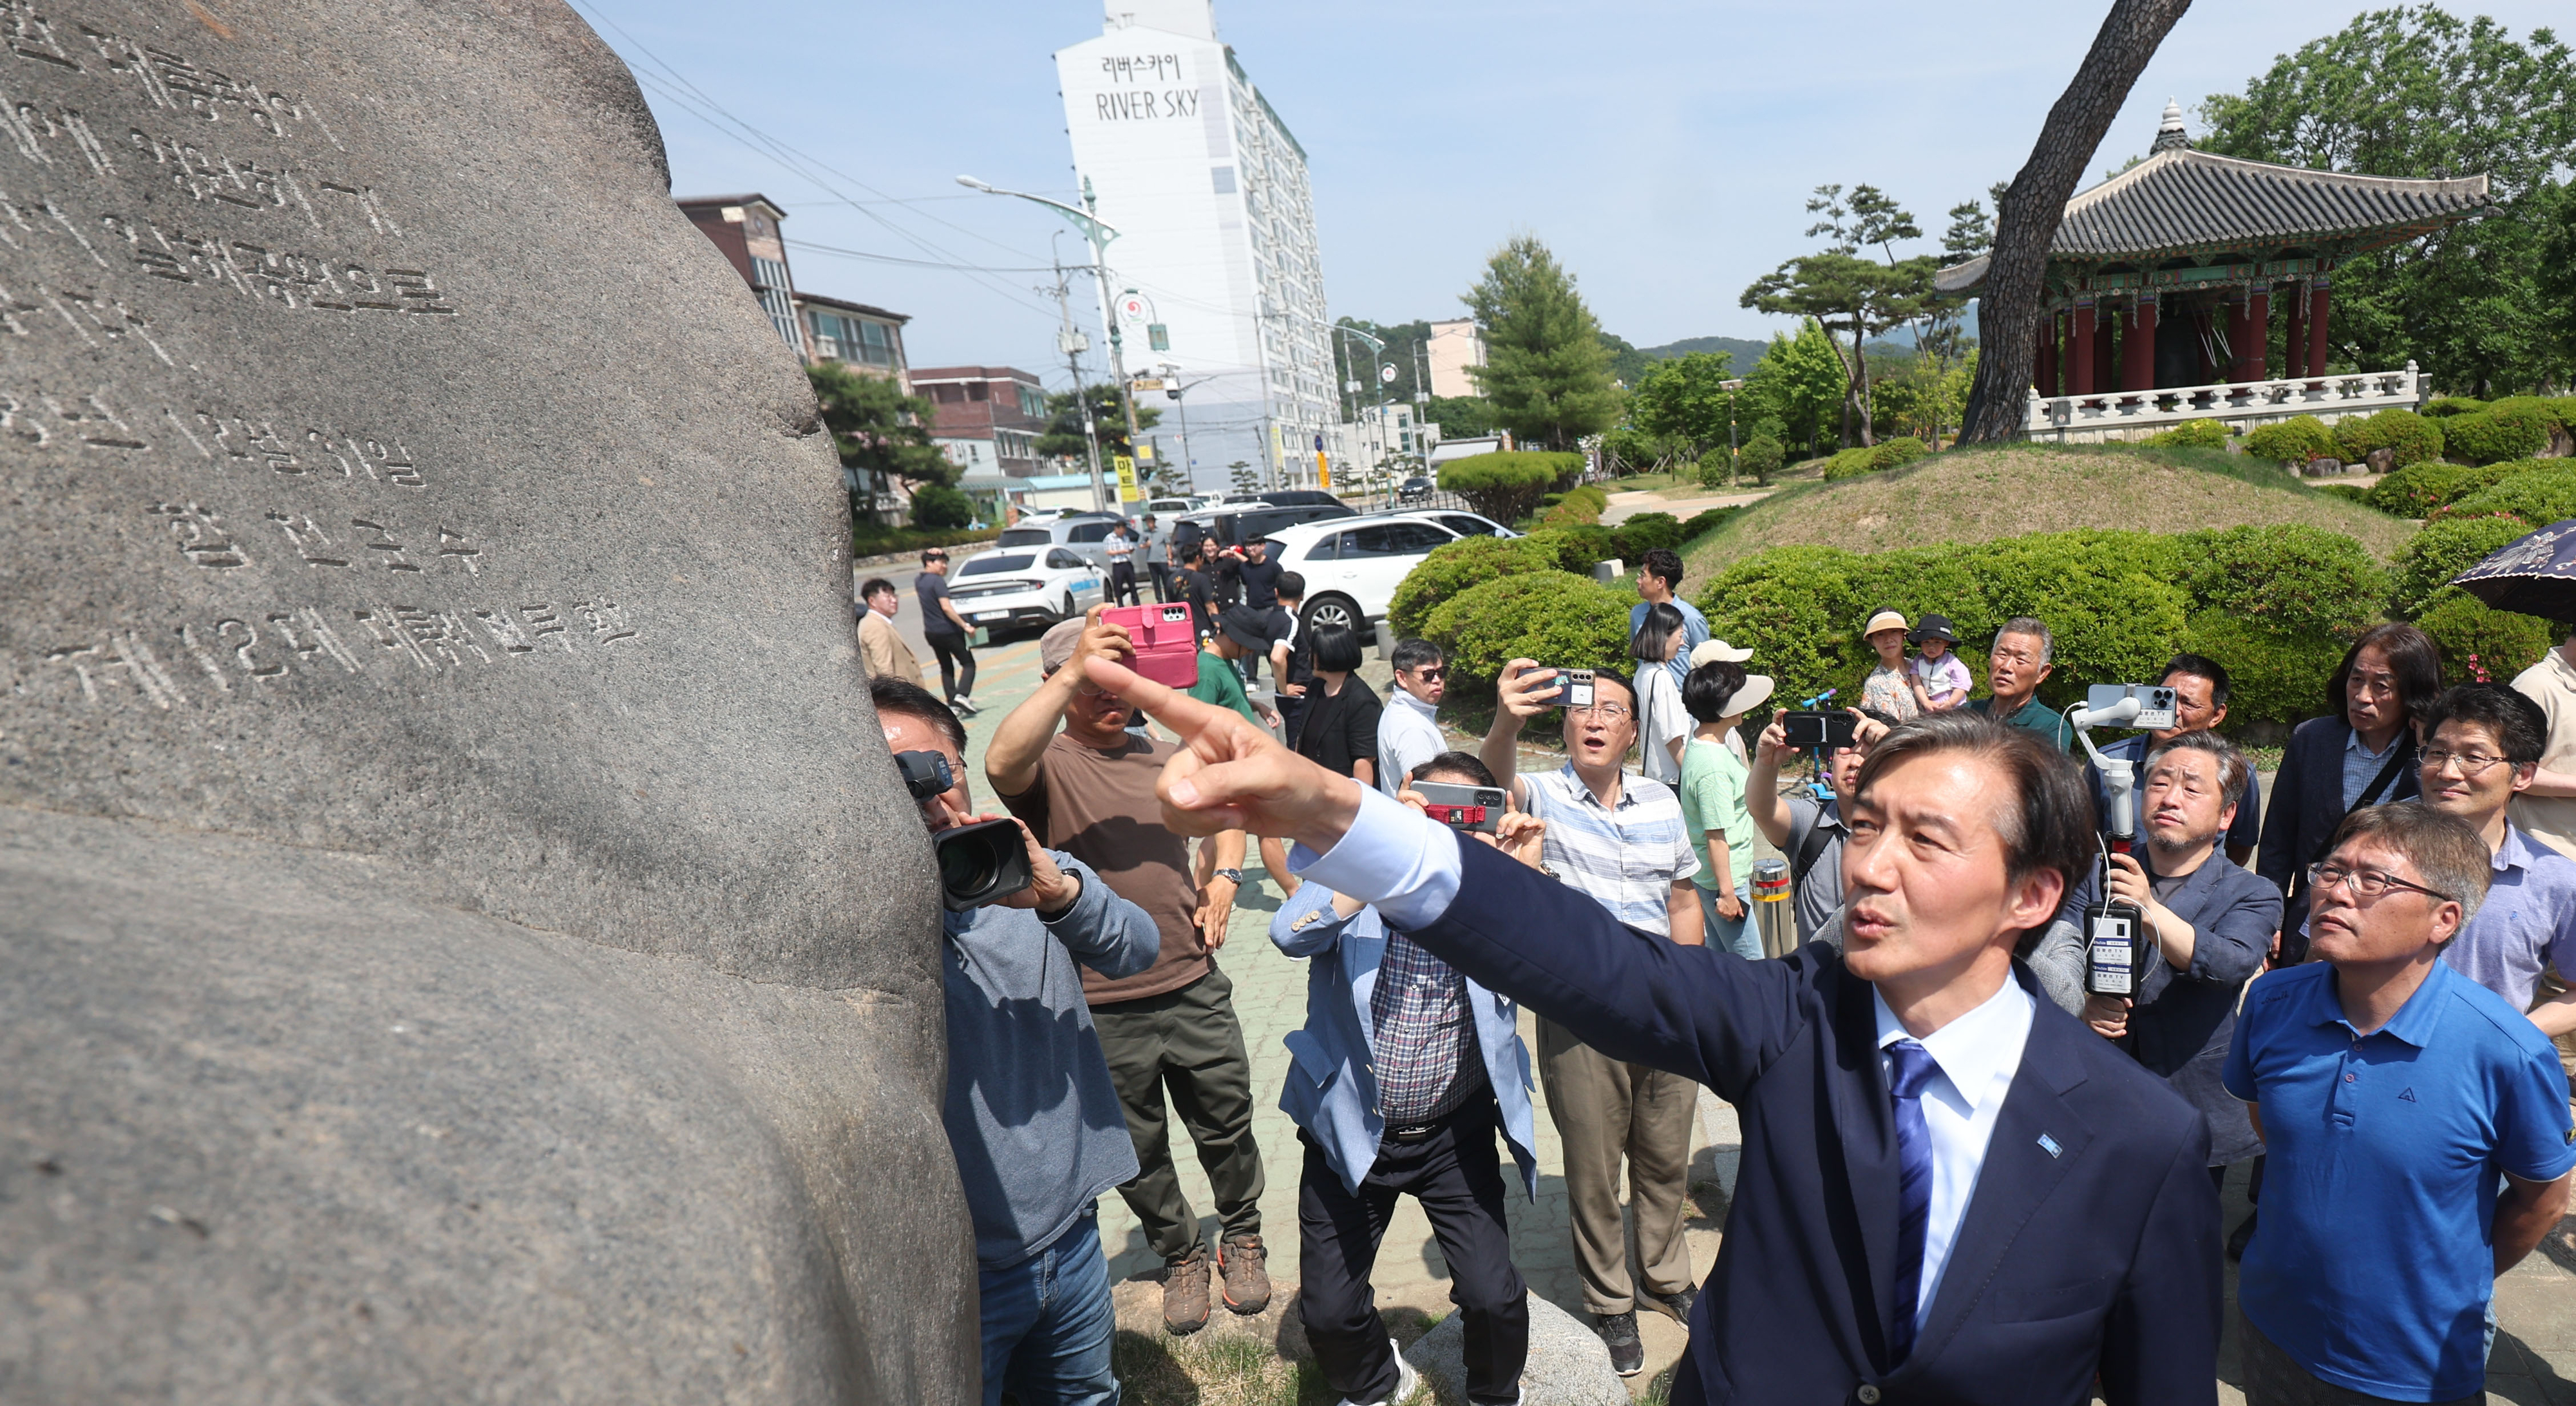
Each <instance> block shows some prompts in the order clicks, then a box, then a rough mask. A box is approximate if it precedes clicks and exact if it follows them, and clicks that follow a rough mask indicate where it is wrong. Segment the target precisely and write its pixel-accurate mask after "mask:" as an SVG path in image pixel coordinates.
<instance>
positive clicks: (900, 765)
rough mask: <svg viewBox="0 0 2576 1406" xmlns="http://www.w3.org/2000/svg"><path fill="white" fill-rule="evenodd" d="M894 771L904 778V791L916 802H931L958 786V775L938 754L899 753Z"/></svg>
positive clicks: (895, 758) (896, 754)
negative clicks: (937, 796)
mask: <svg viewBox="0 0 2576 1406" xmlns="http://www.w3.org/2000/svg"><path fill="white" fill-rule="evenodd" d="M894 769H895V771H896V772H897V773H899V774H901V775H902V777H903V789H905V790H906V791H909V792H911V793H912V798H913V799H914V800H916V801H926V800H929V799H930V798H931V797H933V796H936V795H940V794H942V793H944V792H947V791H949V790H951V789H953V788H954V787H955V786H956V785H957V773H956V772H954V771H953V770H951V769H950V768H949V765H948V759H947V758H946V757H943V756H941V755H940V754H938V753H937V752H897V753H895V754H894Z"/></svg>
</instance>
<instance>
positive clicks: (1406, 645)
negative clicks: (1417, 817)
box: [1377, 640, 1449, 796]
mask: <svg viewBox="0 0 2576 1406" xmlns="http://www.w3.org/2000/svg"><path fill="white" fill-rule="evenodd" d="M1394 662H1395V691H1394V692H1393V693H1391V694H1389V695H1388V696H1387V700H1386V703H1387V706H1386V711H1385V712H1384V713H1383V714H1381V715H1379V717H1378V720H1377V788H1378V789H1379V790H1381V791H1384V792H1385V793H1387V794H1388V795H1390V796H1392V795H1394V794H1396V793H1397V792H1399V791H1401V790H1403V789H1404V787H1405V784H1406V783H1405V780H1404V778H1406V777H1408V776H1411V775H1412V774H1413V769H1414V768H1415V767H1418V766H1420V765H1422V764H1423V763H1424V762H1427V761H1429V760H1431V759H1432V758H1433V757H1436V756H1439V755H1440V754H1441V753H1443V752H1446V751H1448V750H1449V744H1448V742H1447V741H1445V740H1444V739H1443V738H1442V737H1441V736H1440V700H1441V698H1442V697H1443V696H1444V695H1445V694H1446V693H1447V692H1448V689H1449V682H1448V677H1449V666H1448V661H1446V660H1444V659H1442V658H1441V657H1440V646H1438V645H1436V644H1433V643H1431V642H1430V641H1429V640H1398V641H1396V645H1395V660H1394Z"/></svg>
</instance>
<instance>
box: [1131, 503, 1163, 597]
mask: <svg viewBox="0 0 2576 1406" xmlns="http://www.w3.org/2000/svg"><path fill="white" fill-rule="evenodd" d="M1171 547H1172V531H1171V529H1170V528H1167V527H1161V526H1157V525H1156V524H1155V522H1154V515H1153V514H1152V513H1147V514H1145V527H1144V530H1143V531H1142V532H1140V533H1139V534H1138V535H1137V537H1136V560H1138V561H1141V562H1143V563H1144V564H1145V571H1146V573H1147V575H1148V576H1150V577H1151V578H1152V580H1153V582H1154V603H1155V604H1156V605H1164V604H1168V603H1169V602H1170V601H1171V599H1172V553H1171Z"/></svg>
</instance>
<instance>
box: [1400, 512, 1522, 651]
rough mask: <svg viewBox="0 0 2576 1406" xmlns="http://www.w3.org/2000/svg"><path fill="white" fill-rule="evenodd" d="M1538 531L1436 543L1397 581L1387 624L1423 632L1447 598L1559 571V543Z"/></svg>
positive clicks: (1405, 632)
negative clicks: (1505, 579) (1532, 574)
mask: <svg viewBox="0 0 2576 1406" xmlns="http://www.w3.org/2000/svg"><path fill="white" fill-rule="evenodd" d="M1544 536H1545V534H1541V535H1540V536H1536V537H1461V538H1459V539H1458V540H1457V541H1455V542H1450V543H1447V544H1445V545H1443V546H1439V547H1434V548H1432V549H1431V555H1429V556H1427V557H1424V558H1423V559H1422V561H1421V562H1420V563H1419V564H1418V565H1416V566H1415V567H1414V568H1413V570H1411V571H1409V572H1407V573H1405V577H1404V580H1403V581H1402V582H1400V583H1398V584H1397V586H1396V588H1395V595H1394V597H1393V598H1392V599H1390V600H1389V601H1388V602H1387V607H1386V618H1387V624H1388V625H1389V627H1391V628H1392V629H1393V630H1394V631H1395V632H1396V634H1397V635H1398V636H1401V637H1405V638H1412V637H1415V636H1418V635H1420V634H1421V633H1422V631H1423V629H1424V628H1425V622H1426V620H1427V619H1428V618H1429V616H1430V614H1431V612H1432V611H1433V610H1434V609H1436V608H1437V607H1438V606H1439V605H1440V603H1441V602H1442V601H1445V600H1449V599H1451V598H1453V597H1455V596H1457V595H1458V594H1460V593H1461V592H1463V591H1467V590H1470V589H1472V588H1474V587H1477V586H1481V585H1483V584H1485V583H1486V582H1488V581H1493V580H1498V579H1500V578H1502V577H1505V576H1522V575H1527V574H1529V573H1530V572H1534V571H1554V570H1556V569H1557V565H1556V545H1557V544H1556V543H1555V542H1553V541H1546V540H1542V538H1543V537H1544Z"/></svg>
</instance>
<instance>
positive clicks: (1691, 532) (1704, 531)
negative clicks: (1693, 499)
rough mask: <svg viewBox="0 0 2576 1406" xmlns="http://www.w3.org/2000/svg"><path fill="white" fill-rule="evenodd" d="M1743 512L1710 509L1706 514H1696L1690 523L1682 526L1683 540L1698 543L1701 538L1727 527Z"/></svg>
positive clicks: (1736, 509) (1740, 510)
mask: <svg viewBox="0 0 2576 1406" xmlns="http://www.w3.org/2000/svg"><path fill="white" fill-rule="evenodd" d="M1742 511H1744V510H1743V509H1742V508H1710V509H1709V510H1707V511H1706V512H1702V513H1694V514H1692V515H1691V520H1690V521H1688V522H1685V523H1683V524H1682V540H1683V541H1684V542H1696V541H1698V540H1699V539H1700V538H1702V537H1705V536H1707V535H1708V534H1709V533H1712V532H1715V531H1716V530H1718V529H1719V528H1721V527H1724V526H1726V523H1727V520H1728V519H1729V518H1732V517H1734V516H1735V515H1736V514H1737V513H1740V512H1742Z"/></svg>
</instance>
